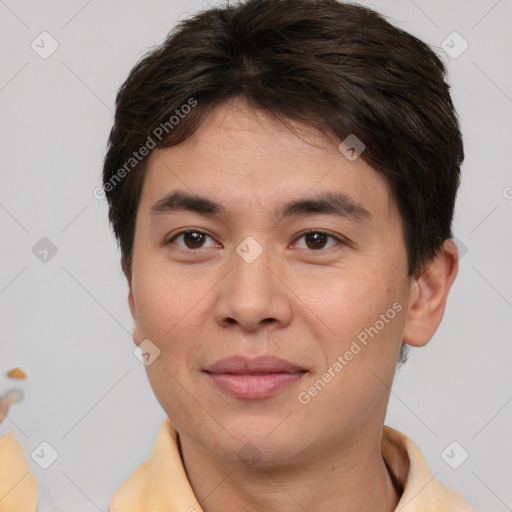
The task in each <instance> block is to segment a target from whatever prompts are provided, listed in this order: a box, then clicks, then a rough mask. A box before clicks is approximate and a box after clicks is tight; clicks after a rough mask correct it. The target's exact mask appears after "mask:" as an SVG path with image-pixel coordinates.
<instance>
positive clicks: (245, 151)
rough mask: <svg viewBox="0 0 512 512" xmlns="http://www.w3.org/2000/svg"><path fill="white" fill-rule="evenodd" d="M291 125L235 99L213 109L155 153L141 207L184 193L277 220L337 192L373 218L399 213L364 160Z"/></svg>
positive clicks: (311, 130)
mask: <svg viewBox="0 0 512 512" xmlns="http://www.w3.org/2000/svg"><path fill="white" fill-rule="evenodd" d="M289 123H290V126H287V125H285V124H284V123H283V122H282V121H281V120H279V119H278V118H276V117H275V116H273V115H272V114H270V113H268V112H266V111H263V110H255V109H253V108H251V107H248V106H247V105H245V104H244V103H242V102H241V101H238V100H234V101H230V102H227V103H224V104H222V105H220V106H218V107H216V108H215V109H213V110H212V111H211V112H210V113H209V114H208V116H206V118H205V119H204V120H203V121H202V123H201V125H200V126H199V128H198V129H197V130H196V132H195V133H194V134H193V135H192V136H190V137H189V138H188V139H187V140H185V141H184V142H182V143H181V144H179V145H177V146H173V147H170V148H165V149H156V150H153V152H152V154H151V156H150V159H149V162H148V166H147V170H146V176H145V179H144V187H143V197H142V201H141V207H145V208H146V209H149V208H150V207H151V206H153V205H154V203H155V202H156V201H158V200H161V199H162V198H164V196H165V195H166V194H168V193H169V192H171V191H172V190H176V189H180V190H182V191H187V190H188V192H189V193H190V195H199V196H201V197H210V198H212V199H216V202H218V203H221V204H223V205H225V206H227V207H228V208H232V209H233V211H238V212H244V211H247V210H248V209H250V208H251V207H256V206H257V207H258V208H259V209H264V210H266V211H268V213H269V214H270V213H272V214H275V211H276V209H275V208H273V207H274V206H275V205H277V204H282V203H283V200H285V199H290V200H295V199H298V198H300V197H305V196H318V195H321V194H325V193H335V192H339V193H343V194H344V195H346V196H347V197H348V198H350V199H352V200H353V201H354V202H355V203H357V204H360V205H361V206H363V207H364V208H365V209H367V210H368V211H370V212H372V216H373V214H374V215H376V216H377V217H382V218H385V219H386V218H389V217H390V216H391V215H393V214H395V213H396V209H395V206H394V201H393V199H392V197H391V192H390V188H389V186H388V184H387V182H386V181H385V180H384V178H383V177H382V176H381V175H380V174H379V173H378V172H377V171H376V170H375V169H373V168H372V167H371V166H370V165H368V164H367V163H366V162H365V161H364V160H363V159H362V158H357V159H355V160H353V161H352V160H349V159H347V158H346V157H345V155H344V154H343V153H341V151H340V150H339V148H338V141H336V140H335V139H334V138H333V137H331V136H329V135H325V134H323V133H321V132H319V131H318V130H316V129H314V128H312V127H310V126H306V125H304V124H302V123H297V122H292V121H290V122H289ZM150 203H151V204H150ZM148 211H149V210H148Z"/></svg>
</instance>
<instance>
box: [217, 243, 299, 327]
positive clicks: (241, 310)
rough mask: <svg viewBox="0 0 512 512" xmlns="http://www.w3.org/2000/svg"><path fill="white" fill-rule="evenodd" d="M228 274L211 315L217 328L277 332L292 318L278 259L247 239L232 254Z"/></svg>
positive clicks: (268, 250)
mask: <svg viewBox="0 0 512 512" xmlns="http://www.w3.org/2000/svg"><path fill="white" fill-rule="evenodd" d="M260 242H261V240H260ZM228 265H229V269H230V270H229V271H228V272H227V274H226V275H225V277H224V278H223V279H222V280H221V282H220V283H219V288H218V296H217V300H216V303H215V306H214V315H215V318H216V321H217V322H218V323H219V325H222V326H223V327H227V326H230V325H238V326H239V328H240V329H242V330H244V331H256V330H258V329H260V328H267V329H268V328H271V329H278V328H282V327H284V326H286V325H287V324H289V322H290V321H291V318H292V312H293V309H292V297H293V293H292V292H291V290H290V288H289V286H287V284H286V279H285V278H284V276H283V270H282V265H280V264H279V258H278V257H277V255H276V254H275V253H274V254H272V251H271V249H270V248H268V247H265V246H264V244H263V243H257V242H256V241H255V240H254V239H252V238H249V241H248V243H247V244H245V245H244V244H243V243H242V244H240V245H239V246H238V248H237V251H233V254H232V255H231V258H230V261H229V264H228Z"/></svg>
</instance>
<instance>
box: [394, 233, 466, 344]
mask: <svg viewBox="0 0 512 512" xmlns="http://www.w3.org/2000/svg"><path fill="white" fill-rule="evenodd" d="M458 268H459V256H458V251H457V246H456V245H455V243H454V242H453V241H452V240H450V239H448V240H445V242H444V244H443V247H442V248H441V250H440V251H439V253H438V254H437V256H436V257H435V258H434V259H433V260H432V261H431V262H430V263H429V264H428V266H427V267H426V268H425V270H424V271H423V272H422V273H421V275H420V276H419V277H417V278H415V279H413V280H411V288H410V296H409V297H410V300H409V308H408V310H407V317H406V321H405V328H404V335H403V340H404V342H405V343H406V344H407V345H411V346H413V347H423V346H425V345H426V344H427V343H428V342H429V341H430V340H431V339H432V336H433V335H434V333H435V332H436V330H437V328H438V327H439V324H440V323H441V320H442V318H443V315H444V310H445V307H446V301H447V299H448V292H449V291H450V288H451V286H452V284H453V281H454V280H455V277H456V276H457V271H458Z"/></svg>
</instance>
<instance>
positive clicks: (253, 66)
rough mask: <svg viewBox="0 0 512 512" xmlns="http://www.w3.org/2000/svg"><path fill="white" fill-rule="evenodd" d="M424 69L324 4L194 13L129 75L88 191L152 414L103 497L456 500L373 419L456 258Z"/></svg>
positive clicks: (446, 138) (392, 34)
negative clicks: (109, 248) (147, 442)
mask: <svg viewBox="0 0 512 512" xmlns="http://www.w3.org/2000/svg"><path fill="white" fill-rule="evenodd" d="M444 75H445V69H444V66H443V64H442V62H441V61H440V60H439V59H438V57H437V56H436V55H435V54H434V53H433V52H432V51H431V50H430V49H429V48H428V47H427V46H426V45H425V44H424V43H422V42H421V41H419V40H418V39H416V38H415V37H413V36H411V35H410V34H407V33H406V32H403V31H402V30H400V29H398V28H396V27H394V26H392V25H391V24H389V23H388V22H387V21H386V20H385V19H384V18H383V17H382V16H380V15H379V14H377V13H375V12H374V11H372V10H370V9H366V8H363V7H360V6H354V5H349V4H344V3H340V2H337V1H335V0H274V1H272V0H249V1H246V2H241V3H237V4H235V5H231V6H225V7H222V8H211V9H208V10H205V11H203V12H202V13H199V14H197V15H195V16H194V17H192V18H191V19H189V20H185V21H183V22H181V23H180V24H179V25H178V27H177V28H176V30H174V31H173V32H172V33H171V34H170V35H169V37H168V38H167V40H166V41H165V42H164V43H163V44H162V45H161V46H160V47H158V48H157V49H155V50H153V51H152V52H150V53H149V54H148V55H146V56H145V57H144V58H143V59H142V60H141V61H140V62H139V63H138V64H137V65H136V66H135V67H134V69H133V70H132V72H131V73H130V75H129V77H128V79H127V80H126V82H125V83H124V84H123V86H122V87H121V89H120V91H119V94H118V96H117V99H116V114H115V121H114V126H113V128H112V131H111V135H110V139H109V147H108V151H107V154H106V157H105V163H104V169H103V183H104V190H105V193H106V197H107V199H108V203H109V218H110V221H111V223H112V226H113V229H114V232H115V235H116V237H117V239H118V242H119V245H120V248H121V263H122V268H123V271H124V273H125V275H126V277H127V281H128V284H129V297H128V300H129V307H130V311H131V313H132V316H133V320H134V329H133V340H134V342H135V344H136V345H138V346H139V347H140V349H141V353H142V357H143V360H144V363H145V365H146V370H147V374H148V378H149V381H150V384H151V386H152V389H153V390H154V392H155V395H156V397H157V399H158V401H159V403H160V404H161V405H162V408H163V409H164V411H165V412H166V414H167V416H168V418H167V419H166V420H165V421H164V422H163V424H162V426H161V428H160V431H159V433H158V437H157V439H156V442H155V445H154V449H153V452H152V454H151V456H150V458H149V459H148V460H147V461H145V462H143V463H142V464H141V465H140V466H139V467H138V468H137V469H136V471H135V472H134V473H133V474H131V475H130V477H129V478H128V479H127V480H126V481H125V482H124V483H123V484H122V485H121V487H120V488H119V489H118V490H117V491H116V493H115V494H114V496H113V497H112V501H111V506H110V508H111V511H112V512H121V511H123V512H128V511H141V510H144V511H146V510H148V511H149V510H151V511H157V510H158V511H178V510H180V511H188V512H193V511H200V510H203V511H205V512H220V511H222V512H230V511H235V510H251V511H277V510H279V511H283V510H285V511H295V510H307V511H311V512H313V511H320V510H329V511H334V510H351V511H357V510H361V511H363V510H368V511H370V510H371V511H374V512H380V511H382V512H388V511H393V510H400V511H404V512H409V511H420V510H421V511H427V510H430V511H434V510H436V511H440V510H443V511H452V512H453V511H469V510H472V508H471V507H470V505H469V504H468V503H467V502H466V500H465V499H464V498H463V497H462V496H460V495H459V494H457V493H456V492H454V491H452V490H450V489H448V488H447V487H445V486H443V485H442V484H441V483H440V482H438V481H436V480H435V478H433V476H432V474H431V473H430V471H429V469H428V467H427V465H426V463H425V460H424V458H423V456H422V454H421V453H420V451H419V449H418V448H417V447H416V446H415V445H414V443H413V442H412V441H411V440H410V439H408V438H407V437H405V436H404V435H403V434H401V433H400V432H398V431H396V430H393V429H391V428H388V427H386V426H383V423H384V418H385V414H386V408H387V404H388V400H389V393H390V388H391V385H392V381H393V376H394V372H395V368H396V364H397V361H399V362H403V360H404V359H405V347H406V345H409V346H416V347H419V346H424V345H425V344H426V343H428V341H429V340H430V339H431V338H432V336H433V334H434V332H435V331H436V329H437V327H438V326H439V323H440V322H441V319H442V316H443V313H444V309H445V305H446V300H447V296H448V293H449V290H450V287H451V285H452V283H453V281H454V279H455V277H456V274H457V266H458V257H457V249H456V246H455V244H454V243H453V242H452V241H451V240H450V238H451V221H452V216H453V209H454V204H455V198H456V192H457V188H458V184H459V173H460V165H461V163H462V161H463V157H464V154H463V145H462V138H461V134H460V130H459V125H458V121H457V116H456V113H455V111H454V108H453V104H452V101H451V98H450V94H449V87H448V85H447V84H446V83H445V81H444Z"/></svg>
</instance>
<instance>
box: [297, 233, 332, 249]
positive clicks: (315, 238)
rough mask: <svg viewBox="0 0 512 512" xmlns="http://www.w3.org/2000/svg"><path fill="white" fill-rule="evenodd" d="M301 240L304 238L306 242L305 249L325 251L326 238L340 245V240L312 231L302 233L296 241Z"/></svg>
mask: <svg viewBox="0 0 512 512" xmlns="http://www.w3.org/2000/svg"><path fill="white" fill-rule="evenodd" d="M301 238H304V239H305V241H306V249H313V250H318V249H325V245H326V241H327V239H328V238H332V239H333V240H335V241H336V242H340V243H341V242H342V240H340V239H339V238H338V237H335V236H333V235H330V234H328V233H326V232H324V231H315V230H313V229H312V230H310V231H308V232H306V233H302V235H300V237H299V238H298V240H300V239H301ZM334 245H336V244H334ZM331 247H332V246H331ZM302 248H303V247H302Z"/></svg>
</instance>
